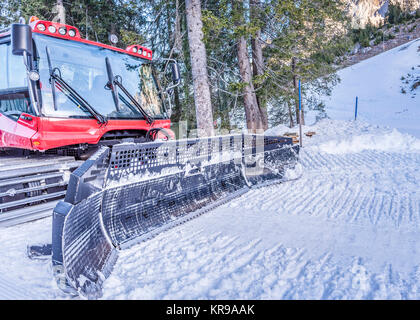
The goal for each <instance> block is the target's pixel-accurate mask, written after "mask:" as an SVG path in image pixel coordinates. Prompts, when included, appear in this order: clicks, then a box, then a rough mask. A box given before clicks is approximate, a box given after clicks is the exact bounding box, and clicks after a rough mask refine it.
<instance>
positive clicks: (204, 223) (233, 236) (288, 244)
mask: <svg viewBox="0 0 420 320" xmlns="http://www.w3.org/2000/svg"><path fill="white" fill-rule="evenodd" d="M413 43H414V42H413ZM413 43H412V44H411V46H409V47H408V48H407V49H405V50H403V51H398V50H394V52H392V51H391V52H389V53H385V54H384V55H386V54H389V55H390V56H391V57H393V54H394V53H395V54H397V52H400V53H401V52H405V53H407V55H408V53H410V52H411V51H412V48H413V47H417V43H416V44H415V45H413ZM416 50H417V49H416ZM414 51H415V50H414ZM405 53H404V54H405ZM411 53H412V52H411ZM411 53H410V54H411ZM376 58H377V57H376ZM411 58H413V56H411ZM373 59H375V58H372V60H373ZM411 62H412V61H411ZM399 63H401V64H404V63H406V64H407V65H409V63H408V62H404V61H402V60H401V61H400V62H399ZM367 64H368V62H365V63H361V66H353V67H352V68H355V69H354V70H359V71H360V70H362V69H363V68H362V66H363V65H367ZM379 69H380V68H379ZM379 69H378V70H377V72H378V73H382V72H384V71H383V70H382V69H386V68H382V69H381V70H379ZM401 70H402V69H401ZM343 72H344V71H343ZM392 74H396V76H397V79H399V77H400V75H399V74H398V73H397V72H393V73H392ZM359 80H360V82H363V81H365V79H364V77H363V75H362V74H360V79H359ZM344 81H346V80H345V79H344V80H343V82H344ZM384 82H385V83H389V82H388V80H387V79H385V78H384ZM354 85H355V86H356V85H358V83H355V84H354ZM365 85H366V83H365ZM375 86H376V87H377V86H379V84H375ZM362 87H363V86H362V85H361V88H362ZM376 87H375V88H376ZM375 90H376V89H375ZM355 91H357V90H355ZM380 92H382V91H380ZM390 92H391V91H386V92H384V94H385V95H386V97H387V98H386V99H385V98H383V97H379V98H377V99H378V100H377V101H379V100H381V101H385V100H387V99H391V98H392V99H393V100H392V101H393V102H394V103H396V102H398V101H400V102H401V103H403V102H404V103H406V102H407V101H408V100H403V97H399V96H398V94H397V93H395V91H393V92H394V95H397V97H390V96H388V95H389V94H390ZM358 94H359V95H360V96H361V97H362V95H361V94H360V91H358ZM336 97H337V99H341V100H338V101H339V102H340V101H341V102H340V103H341V104H342V105H343V108H342V109H339V108H330V109H328V110H329V111H330V112H331V113H332V114H335V116H337V118H340V115H341V116H342V117H341V118H342V119H334V120H332V119H324V120H321V121H318V122H317V123H314V124H312V125H311V126H304V128H303V131H304V132H308V131H314V132H316V134H315V135H314V136H313V137H312V138H309V137H306V136H305V137H304V140H303V143H304V148H303V149H302V150H301V156H300V158H301V160H300V164H299V165H298V166H297V168H296V170H294V171H290V172H287V178H288V179H290V180H289V181H287V182H284V183H281V184H276V185H271V186H268V187H263V188H259V189H253V190H251V191H249V192H248V193H246V194H244V195H242V196H240V197H237V198H235V199H234V200H232V201H230V202H228V203H226V204H224V205H222V206H220V207H218V208H215V209H214V210H212V211H210V212H208V213H206V214H203V215H201V216H199V217H198V218H196V219H193V220H191V221H188V222H185V223H184V224H182V225H180V226H177V227H174V228H172V229H170V230H168V231H166V232H165V233H162V234H159V235H157V236H155V237H154V238H153V239H151V240H148V241H146V242H142V243H139V244H136V245H134V246H132V247H130V248H129V249H126V250H123V251H121V252H120V255H119V259H118V261H117V264H116V266H115V268H114V270H113V272H112V274H111V276H110V277H109V278H108V279H107V280H106V281H105V283H104V290H103V291H104V296H103V299H420V238H419V236H418V235H419V231H420V188H419V181H420V137H419V136H418V135H417V133H418V131H420V126H419V124H418V122H416V121H415V120H416V119H415V118H414V117H415V116H416V115H418V113H417V112H418V110H417V109H416V108H414V107H415V106H416V105H410V106H408V105H407V106H406V108H408V110H409V111H407V112H408V113H409V114H410V118H409V119H407V121H402V118H400V117H398V116H394V117H387V112H388V113H389V114H392V112H393V111H392V110H391V107H389V105H385V102H386V101H385V102H384V104H383V105H384V108H385V109H384V110H385V111H386V112H385V111H384V112H380V111H379V109H378V105H379V104H378V103H376V102H375V101H376V100H375V101H374V99H373V98H372V97H371V98H369V99H371V101H373V102H375V103H373V102H372V105H371V106H370V107H369V108H371V110H372V111H370V112H367V111H366V105H364V104H363V103H362V104H361V106H360V107H361V109H360V111H361V113H360V115H361V117H360V119H359V120H357V121H353V120H350V119H351V113H352V110H350V111H349V110H347V109H349V108H350V109H351V106H350V105H351V103H349V104H348V105H346V104H345V103H344V99H345V97H344V94H342V95H341V96H340V95H337V96H336ZM416 99H418V98H415V99H414V100H415V101H418V100H416ZM361 102H363V99H361ZM337 105H339V104H337ZM397 107H398V108H399V106H396V108H397ZM417 107H418V105H417ZM375 108H376V109H375ZM328 110H327V111H328ZM375 113H376V115H377V117H374V118H369V117H370V116H371V115H372V114H375ZM408 113H407V114H408ZM332 117H333V116H331V118H332ZM366 119H367V120H366ZM418 119H419V118H417V121H418ZM376 120H378V121H376ZM379 120H380V121H379ZM393 121H394V122H393ZM286 131H287V132H298V129H297V128H292V129H290V128H287V127H284V126H279V127H276V128H272V129H270V130H269V132H268V133H269V134H282V133H284V132H286ZM412 133H414V134H412ZM50 240H51V219H43V220H39V221H36V222H32V223H27V224H24V225H20V226H15V227H9V228H4V229H1V230H0V242H1V243H2V246H1V247H0V261H1V263H0V275H1V276H0V298H1V299H4V298H22V299H27V298H32V299H69V298H70V297H69V296H67V295H65V294H64V293H62V292H61V291H60V290H59V289H58V288H57V286H56V284H55V282H54V280H53V278H52V267H51V263H50V261H48V260H46V261H38V260H37V261H33V260H30V259H29V258H27V257H26V246H27V245H28V244H34V243H45V242H50Z"/></svg>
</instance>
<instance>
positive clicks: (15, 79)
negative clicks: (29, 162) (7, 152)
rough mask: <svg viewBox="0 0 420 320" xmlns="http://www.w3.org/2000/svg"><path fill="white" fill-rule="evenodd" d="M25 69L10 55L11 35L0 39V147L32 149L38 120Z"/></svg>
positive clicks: (17, 59) (17, 57) (22, 64)
mask: <svg viewBox="0 0 420 320" xmlns="http://www.w3.org/2000/svg"><path fill="white" fill-rule="evenodd" d="M27 81H28V80H27V76H26V68H25V65H24V63H23V58H22V57H21V56H16V55H13V54H12V46H11V43H10V37H7V38H3V39H0V132H1V134H0V135H1V139H0V146H1V147H14V148H22V149H31V148H32V144H31V140H30V139H31V137H32V136H33V135H34V134H35V133H36V130H37V123H36V118H35V117H34V113H33V109H32V106H31V102H30V99H29V91H28V83H27Z"/></svg>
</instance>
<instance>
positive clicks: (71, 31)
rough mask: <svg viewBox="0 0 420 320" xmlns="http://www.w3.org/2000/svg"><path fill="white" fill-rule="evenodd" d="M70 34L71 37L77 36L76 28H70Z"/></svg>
mask: <svg viewBox="0 0 420 320" xmlns="http://www.w3.org/2000/svg"><path fill="white" fill-rule="evenodd" d="M69 36H70V37H74V36H76V31H75V30H74V29H70V30H69Z"/></svg>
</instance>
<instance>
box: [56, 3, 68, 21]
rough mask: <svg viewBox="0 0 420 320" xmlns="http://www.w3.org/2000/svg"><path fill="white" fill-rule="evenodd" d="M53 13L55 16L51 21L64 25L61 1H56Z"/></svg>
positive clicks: (63, 9)
mask: <svg viewBox="0 0 420 320" xmlns="http://www.w3.org/2000/svg"><path fill="white" fill-rule="evenodd" d="M54 13H57V15H56V16H55V17H54V19H53V21H54V22H59V23H62V24H66V10H65V8H64V5H63V0H57V5H56V6H55V10H54Z"/></svg>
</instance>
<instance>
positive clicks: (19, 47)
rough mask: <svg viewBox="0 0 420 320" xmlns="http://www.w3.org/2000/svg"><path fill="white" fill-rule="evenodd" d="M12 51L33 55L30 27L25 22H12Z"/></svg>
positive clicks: (18, 53) (16, 53) (18, 54)
mask: <svg viewBox="0 0 420 320" xmlns="http://www.w3.org/2000/svg"><path fill="white" fill-rule="evenodd" d="M11 33H12V53H13V54H14V55H17V56H22V55H24V53H26V54H27V55H28V56H32V55H33V48H32V29H31V27H30V26H29V25H27V24H20V23H14V24H12V32H11Z"/></svg>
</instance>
